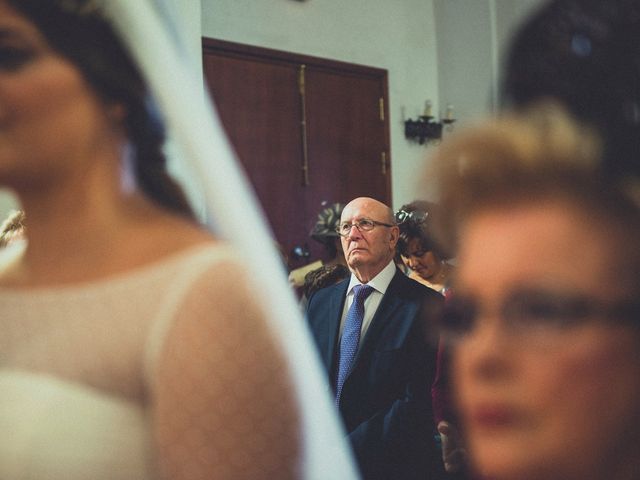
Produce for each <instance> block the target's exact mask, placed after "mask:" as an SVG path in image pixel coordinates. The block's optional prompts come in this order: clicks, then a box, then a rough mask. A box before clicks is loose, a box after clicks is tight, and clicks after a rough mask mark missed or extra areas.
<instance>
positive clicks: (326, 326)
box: [307, 197, 443, 480]
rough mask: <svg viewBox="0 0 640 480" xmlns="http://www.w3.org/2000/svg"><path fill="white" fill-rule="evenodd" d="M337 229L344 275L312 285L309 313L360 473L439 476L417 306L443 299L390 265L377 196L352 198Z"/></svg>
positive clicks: (430, 357) (388, 235) (386, 214)
mask: <svg viewBox="0 0 640 480" xmlns="http://www.w3.org/2000/svg"><path fill="white" fill-rule="evenodd" d="M338 233H339V234H340V236H341V241H342V247H343V250H344V255H345V258H346V261H347V264H348V266H349V270H351V277H350V278H348V279H347V280H344V281H342V282H340V283H338V284H337V285H334V286H331V287H327V288H325V289H322V290H319V291H318V292H316V293H315V294H314V295H313V296H312V297H311V298H310V299H309V303H308V307H307V318H308V320H309V323H310V326H311V329H312V331H313V335H314V337H315V340H316V342H317V345H318V347H319V350H320V354H321V356H322V359H323V361H324V364H325V366H326V368H327V371H328V372H329V378H330V382H331V384H332V386H333V391H334V395H335V401H336V405H337V406H338V408H339V409H340V413H341V415H342V418H343V421H344V425H345V427H346V430H347V432H348V434H349V439H350V440H351V444H352V446H353V449H354V452H355V454H356V458H357V460H358V463H359V465H360V469H361V472H362V475H363V477H364V478H365V479H394V480H395V479H397V480H403V479H432V478H438V477H439V476H440V475H441V474H442V473H441V472H442V471H443V467H442V461H441V459H440V452H439V450H438V448H437V447H436V445H435V442H434V436H433V429H434V427H433V420H432V413H431V398H430V393H429V389H430V386H431V383H432V380H433V374H434V368H435V353H434V349H433V348H432V347H431V346H429V345H428V344H427V341H426V334H425V331H424V325H425V315H424V312H426V311H428V310H429V308H430V307H434V306H436V307H437V306H438V304H439V302H441V301H442V297H441V295H439V294H438V293H436V292H435V291H433V290H431V289H429V288H427V287H424V286H422V285H420V284H419V283H417V282H415V281H413V280H411V279H409V278H408V277H406V276H405V275H404V274H403V273H402V272H401V271H399V270H398V269H397V268H396V265H395V263H394V261H393V259H394V255H395V247H396V242H397V241H398V227H397V226H396V225H395V222H394V219H393V212H392V211H391V209H389V207H387V206H386V205H384V204H383V203H380V202H379V201H377V200H374V199H372V198H364V197H363V198H356V199H355V200H353V201H351V202H350V203H349V204H347V206H346V207H345V208H344V210H343V212H342V216H341V219H340V224H339V226H338ZM327 460H328V461H330V459H327Z"/></svg>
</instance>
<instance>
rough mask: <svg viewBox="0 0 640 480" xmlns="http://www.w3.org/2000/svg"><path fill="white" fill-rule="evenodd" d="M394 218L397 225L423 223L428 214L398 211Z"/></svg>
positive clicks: (415, 211) (417, 211)
mask: <svg viewBox="0 0 640 480" xmlns="http://www.w3.org/2000/svg"><path fill="white" fill-rule="evenodd" d="M394 216H395V220H396V223H397V224H398V225H401V224H403V223H404V222H413V223H424V222H425V220H426V219H427V217H428V216H429V213H428V212H421V211H419V210H414V211H412V212H407V211H405V210H398V211H397V212H396V213H395V215H394Z"/></svg>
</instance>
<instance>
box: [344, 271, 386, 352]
mask: <svg viewBox="0 0 640 480" xmlns="http://www.w3.org/2000/svg"><path fill="white" fill-rule="evenodd" d="M395 274H396V264H395V263H394V261H393V260H391V261H390V262H389V263H388V264H387V266H386V267H384V268H383V269H382V271H381V272H380V273H379V274H378V275H376V276H375V277H373V278H372V279H371V280H370V281H369V282H368V283H366V285H369V286H370V287H373V292H371V294H370V295H369V296H368V297H367V299H366V300H365V302H364V319H363V320H362V329H361V330H360V343H359V345H362V339H363V338H364V336H365V334H366V333H367V329H368V328H369V325H371V320H372V319H373V316H374V315H375V313H376V311H377V310H378V307H379V306H380V302H381V301H382V297H383V296H384V294H385V292H386V291H387V288H389V284H390V283H391V280H392V279H393V276H394V275H395ZM356 285H362V282H361V281H360V280H358V278H357V277H356V276H355V275H354V274H353V273H352V274H351V280H350V281H349V286H348V287H347V299H346V301H345V302H344V308H343V309H342V318H341V319H340V337H342V330H343V329H344V322H345V319H346V318H347V312H348V311H349V308H350V307H351V304H352V303H353V295H354V293H353V287H355V286H356Z"/></svg>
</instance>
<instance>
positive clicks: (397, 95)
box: [0, 0, 542, 218]
mask: <svg viewBox="0 0 640 480" xmlns="http://www.w3.org/2000/svg"><path fill="white" fill-rule="evenodd" d="M172 1H173V3H174V6H175V7H176V8H177V9H178V10H179V12H180V14H181V15H180V18H181V20H180V21H181V22H182V23H183V25H185V26H186V29H187V31H188V32H189V50H190V51H191V52H192V55H193V58H194V62H195V64H196V66H197V68H201V65H200V58H201V57H200V55H201V52H200V38H201V35H202V36H207V37H212V38H218V39H222V40H230V41H234V42H239V43H246V44H250V45H256V46H262V47H267V48H274V49H278V50H286V51H291V52H296V53H301V54H306V55H314V56H319V57H325V58H331V59H335V60H342V61H346V62H352V63H359V64H363V65H369V66H374V67H378V68H384V69H387V70H388V71H389V101H390V105H389V112H390V124H391V156H392V190H393V206H394V207H399V206H400V205H401V204H403V203H406V202H408V201H411V200H413V197H414V196H415V195H414V182H415V179H416V173H418V172H419V171H421V168H422V166H423V164H424V162H423V160H424V158H425V156H426V155H427V154H428V152H429V151H430V150H431V149H432V147H425V146H420V145H417V144H414V143H410V142H408V141H407V140H406V139H405V138H404V128H403V120H404V119H405V118H415V117H416V116H417V115H418V114H420V113H421V112H422V110H423V108H424V102H425V101H426V100H427V99H430V100H431V101H432V102H433V112H434V113H435V114H436V115H438V114H439V112H443V111H444V109H445V108H446V105H447V104H449V103H450V104H452V105H453V106H454V115H455V117H456V118H457V119H458V122H456V128H461V127H463V126H464V125H465V124H466V123H468V122H470V121H472V120H474V119H476V118H479V117H480V116H482V115H484V114H485V113H487V112H491V111H493V109H494V107H495V99H496V88H497V84H498V74H499V66H500V60H501V58H502V56H503V52H504V45H505V42H506V41H508V39H509V37H510V34H511V32H512V30H513V27H514V25H516V24H517V23H518V22H519V21H520V20H521V19H522V17H523V16H525V15H526V14H527V13H528V12H529V11H530V9H531V8H532V7H534V6H536V5H538V4H540V3H541V1H542V0H347V1H344V0H307V1H295V0H172ZM445 135H446V132H445ZM170 151H171V152H172V155H173V156H174V159H173V160H172V163H171V166H172V171H173V172H174V173H175V174H176V175H177V176H178V177H179V178H181V179H182V180H183V181H185V182H186V184H187V189H188V191H189V193H190V196H191V197H192V199H194V201H195V203H196V206H198V205H199V204H200V203H201V199H200V198H199V194H198V189H197V186H196V185H195V184H194V182H193V181H191V180H190V176H189V172H188V171H187V167H186V166H185V165H184V164H182V163H181V161H180V158H179V155H175V152H173V151H172V149H171V148H170ZM14 206H15V204H14V203H13V201H12V200H11V199H9V197H7V195H6V194H4V193H3V192H1V191H0V218H2V217H3V216H4V215H5V213H6V212H7V211H8V210H9V208H12V207H14Z"/></svg>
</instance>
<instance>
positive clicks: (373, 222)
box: [335, 217, 397, 238]
mask: <svg viewBox="0 0 640 480" xmlns="http://www.w3.org/2000/svg"><path fill="white" fill-rule="evenodd" d="M362 222H371V227H370V228H362ZM347 225H349V229H348V230H345V231H344V232H343V231H342V230H343V228H342V227H343V226H347ZM353 227H356V229H357V230H358V231H359V232H370V231H372V230H373V229H374V228H375V227H387V228H393V227H397V225H396V224H390V223H384V222H379V221H377V220H373V219H371V218H368V217H363V218H361V219H359V220H356V221H354V222H340V223H339V224H338V226H336V228H335V231H336V233H337V234H338V235H339V236H340V237H343V238H345V237H348V236H349V234H350V233H351V229H352V228H353Z"/></svg>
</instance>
